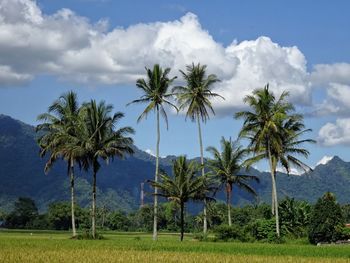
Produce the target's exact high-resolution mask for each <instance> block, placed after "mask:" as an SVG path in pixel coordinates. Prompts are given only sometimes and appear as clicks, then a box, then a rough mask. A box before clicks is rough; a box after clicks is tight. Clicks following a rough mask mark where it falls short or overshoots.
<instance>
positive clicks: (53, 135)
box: [36, 91, 80, 237]
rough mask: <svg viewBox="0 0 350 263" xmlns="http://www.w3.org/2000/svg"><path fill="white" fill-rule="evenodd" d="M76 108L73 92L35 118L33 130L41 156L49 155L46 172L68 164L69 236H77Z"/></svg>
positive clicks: (77, 118) (75, 97)
mask: <svg viewBox="0 0 350 263" xmlns="http://www.w3.org/2000/svg"><path fill="white" fill-rule="evenodd" d="M78 116H79V104H78V101H77V95H76V94H75V93H74V92H72V91H71V92H68V93H66V94H63V95H62V96H60V97H59V99H58V100H56V101H55V102H54V103H53V104H52V105H51V106H50V107H49V110H48V112H47V113H44V114H41V115H39V116H38V120H39V121H42V122H43V123H42V124H40V125H38V126H37V127H36V131H37V132H40V137H39V139H38V144H39V146H40V156H41V157H43V156H45V155H46V154H49V159H48V161H47V162H46V165H45V172H48V171H49V170H50V169H51V167H52V165H53V163H54V162H55V161H56V160H57V159H59V158H63V159H64V160H65V161H66V162H67V173H68V175H69V177H70V189H71V219H72V236H73V237H75V236H76V227H75V213H74V211H75V209H74V205H75V194H74V181H75V179H74V164H75V162H76V161H78V160H79V157H80V156H79V153H78V152H76V151H75V150H74V138H76V136H77V129H76V127H77V122H78V121H79V117H78Z"/></svg>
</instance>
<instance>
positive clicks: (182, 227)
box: [180, 203, 185, 241]
mask: <svg viewBox="0 0 350 263" xmlns="http://www.w3.org/2000/svg"><path fill="white" fill-rule="evenodd" d="M180 210H181V211H180V213H181V219H180V224H181V234H180V241H182V240H184V232H185V220H184V213H185V211H184V210H185V204H184V203H181V205H180Z"/></svg>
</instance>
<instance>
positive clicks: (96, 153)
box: [80, 100, 134, 238]
mask: <svg viewBox="0 0 350 263" xmlns="http://www.w3.org/2000/svg"><path fill="white" fill-rule="evenodd" d="M112 110H113V106H112V105H107V104H106V103H105V102H104V101H102V102H100V103H98V104H97V103H96V101H95V100H91V101H90V102H89V103H86V104H84V106H83V115H84V121H85V122H84V123H85V125H84V126H83V127H82V130H81V132H80V140H81V146H80V147H81V148H82V149H83V151H84V159H83V166H84V167H85V168H87V167H91V168H92V171H93V185H92V215H91V218H92V220H91V221H92V237H93V238H96V182H97V180H96V179H97V178H96V177H97V173H98V171H99V169H100V167H101V164H100V160H101V159H103V160H105V161H106V162H107V163H108V161H109V160H110V159H112V160H113V158H114V157H115V156H117V157H119V158H123V157H124V156H125V155H127V154H132V153H133V149H132V144H133V139H132V138H131V137H129V136H130V135H131V134H134V130H133V129H132V128H131V127H122V128H119V129H116V127H117V125H118V123H119V122H120V120H121V119H122V118H123V117H124V114H123V113H121V112H117V113H114V114H113V115H112Z"/></svg>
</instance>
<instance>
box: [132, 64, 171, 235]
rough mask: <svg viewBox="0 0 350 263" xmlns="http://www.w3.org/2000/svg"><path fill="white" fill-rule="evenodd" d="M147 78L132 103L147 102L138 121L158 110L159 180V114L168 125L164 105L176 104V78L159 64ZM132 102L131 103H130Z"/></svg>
mask: <svg viewBox="0 0 350 263" xmlns="http://www.w3.org/2000/svg"><path fill="white" fill-rule="evenodd" d="M146 71H147V80H145V79H138V80H137V82H136V86H137V87H138V88H139V89H141V90H142V92H143V95H142V96H141V98H140V99H137V100H134V101H132V102H131V103H147V107H146V109H145V110H144V111H143V112H142V114H141V115H140V116H139V117H138V119H137V121H138V122H139V121H141V120H142V119H144V118H146V117H147V115H148V113H149V112H151V111H152V110H153V111H156V115H157V145H156V172H155V177H154V180H155V182H157V181H158V174H159V144H160V127H159V126H160V125H159V115H160V114H162V116H163V118H164V120H165V123H166V126H167V127H168V117H167V114H166V112H165V109H164V106H163V105H168V106H171V107H174V108H175V109H176V110H177V108H176V106H175V105H174V104H172V103H171V102H170V101H169V98H170V97H172V96H173V94H171V93H169V91H168V89H169V87H170V85H171V84H172V82H173V81H174V79H175V78H176V77H174V78H169V77H168V75H169V73H170V68H166V69H165V70H163V69H162V68H161V67H160V66H159V65H158V64H156V65H154V66H153V70H151V69H148V68H146ZM129 104H130V103H129ZM157 198H158V196H157V188H154V212H153V215H154V218H153V240H157V216H158V212H157V210H158V200H157Z"/></svg>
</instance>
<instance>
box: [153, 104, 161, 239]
mask: <svg viewBox="0 0 350 263" xmlns="http://www.w3.org/2000/svg"><path fill="white" fill-rule="evenodd" d="M159 143H160V128H159V108H158V107H157V146H156V175H155V178H154V181H155V182H156V183H157V182H158V174H159ZM157 194H158V188H157V187H155V188H154V211H153V213H154V215H153V240H157V239H158V231H157V221H158V196H157Z"/></svg>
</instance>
